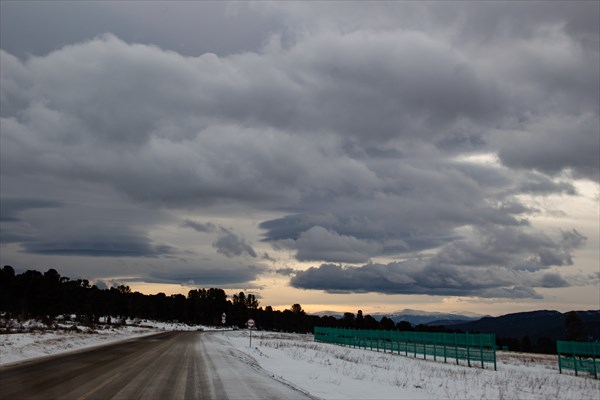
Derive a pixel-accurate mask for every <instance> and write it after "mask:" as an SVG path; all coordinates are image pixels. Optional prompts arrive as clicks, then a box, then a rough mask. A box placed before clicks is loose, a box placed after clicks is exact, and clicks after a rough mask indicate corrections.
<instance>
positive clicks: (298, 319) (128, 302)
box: [0, 265, 441, 333]
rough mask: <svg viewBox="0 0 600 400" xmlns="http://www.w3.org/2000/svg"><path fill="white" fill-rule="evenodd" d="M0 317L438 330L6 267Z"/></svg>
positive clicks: (208, 292) (220, 293)
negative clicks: (142, 290) (150, 290)
mask: <svg viewBox="0 0 600 400" xmlns="http://www.w3.org/2000/svg"><path fill="white" fill-rule="evenodd" d="M0 311H2V312H5V313H7V314H8V317H12V318H18V319H27V318H40V319H42V320H44V319H45V320H49V321H52V320H54V318H56V317H57V316H59V315H70V314H75V315H77V316H78V318H79V319H80V320H82V321H84V322H86V323H88V324H95V323H98V322H99V318H100V317H101V316H113V318H114V317H117V318H119V319H125V318H130V319H151V320H155V321H163V322H167V321H177V322H183V323H188V324H202V325H222V324H221V316H222V315H223V313H225V314H226V315H227V321H226V325H227V326H230V327H239V328H243V327H245V324H246V322H247V321H248V319H249V318H252V319H254V321H255V322H256V326H257V327H258V328H259V329H265V330H277V331H284V332H297V333H307V332H313V328H314V327H315V326H327V327H338V328H357V329H401V330H414V329H421V330H428V331H439V330H440V329H441V328H439V327H426V326H419V327H417V328H413V327H412V325H411V324H410V323H408V322H404V321H402V322H399V323H398V324H395V323H394V321H392V320H391V319H389V318H387V317H383V318H382V319H381V320H380V321H377V320H376V319H375V318H373V317H372V316H370V315H364V316H363V313H362V311H361V310H358V312H357V314H356V315H354V314H353V313H349V312H348V313H345V314H344V316H343V317H342V318H336V317H334V316H322V317H321V316H318V315H310V314H307V313H306V312H305V311H304V310H303V309H302V306H301V305H300V304H293V305H292V306H291V307H290V308H289V309H287V310H283V311H279V310H273V308H272V307H271V306H266V307H264V308H263V307H261V306H260V304H259V301H258V299H257V298H256V296H255V295H253V294H245V293H244V292H239V293H238V294H234V295H233V296H231V297H229V296H228V295H227V294H226V293H225V291H224V290H223V289H219V288H209V289H193V290H190V291H189V292H188V295H187V297H186V296H184V295H182V294H173V295H170V296H167V295H166V294H164V293H158V294H154V295H146V294H143V293H140V292H132V291H131V289H130V288H129V286H125V285H119V286H116V287H111V288H108V289H100V288H98V287H97V286H95V285H91V284H90V282H89V281H88V280H87V279H75V280H71V279H70V278H68V277H64V276H61V275H60V274H59V273H58V272H57V271H56V270H55V269H49V270H48V271H46V272H45V273H41V272H39V271H36V270H27V271H25V272H23V273H21V274H15V270H14V269H13V268H12V267H11V266H9V265H6V266H4V267H3V268H2V269H1V270H0Z"/></svg>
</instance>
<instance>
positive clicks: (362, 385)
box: [0, 321, 600, 400]
mask: <svg viewBox="0 0 600 400" xmlns="http://www.w3.org/2000/svg"><path fill="white" fill-rule="evenodd" d="M127 322H128V324H127V325H121V326H120V327H116V326H115V327H110V328H108V329H100V328H96V329H95V330H93V331H90V330H89V329H87V328H83V327H78V329H79V331H77V330H75V329H71V330H65V328H67V327H69V326H61V327H59V328H62V329H58V330H53V331H48V330H46V331H44V330H42V325H41V324H40V325H39V326H38V325H36V324H39V323H37V322H35V321H27V322H25V323H23V324H21V326H20V327H17V328H18V329H15V331H19V330H21V331H23V330H29V331H30V332H23V333H10V334H2V335H0V355H1V357H0V364H2V365H7V364H11V363H15V362H20V361H25V360H30V359H34V358H38V357H43V356H47V355H52V354H58V353H62V352H66V351H74V350H78V349H82V348H88V347H94V346H98V345H104V344H107V343H110V342H115V341H119V340H126V339H130V338H133V337H137V336H143V335H149V334H154V333H158V332H161V331H164V330H198V329H203V330H207V329H209V328H206V327H201V326H188V325H183V324H165V323H154V322H147V321H141V322H140V321H136V322H138V323H140V324H141V325H137V326H133V325H131V324H132V323H133V321H127ZM142 325H143V326H142ZM70 327H71V328H72V325H70ZM38 328H39V329H38ZM207 334H209V335H211V336H212V339H213V340H210V341H208V342H207V343H211V344H212V345H215V346H226V347H228V348H234V349H237V350H238V351H239V352H241V353H244V355H242V354H240V357H239V358H240V359H243V360H245V362H246V363H247V364H248V367H249V368H262V369H264V370H265V371H267V373H268V374H269V375H271V376H272V377H273V378H275V379H277V380H279V381H282V382H285V383H286V384H288V385H290V386H293V387H296V388H298V389H300V390H302V391H303V392H305V393H310V394H311V395H312V396H314V397H316V398H322V399H432V398H436V399H578V400H579V399H598V398H600V380H597V379H593V378H591V377H582V376H580V377H575V376H573V375H566V374H563V375H561V374H559V373H558V366H557V361H556V356H547V355H539V354H520V353H513V352H498V371H494V370H493V369H491V368H490V367H489V366H487V369H481V368H475V367H474V368H469V367H466V366H462V365H459V366H457V365H452V364H444V363H440V362H434V361H425V360H422V359H414V358H410V357H404V356H399V355H396V354H394V355H391V354H389V353H383V352H375V351H369V350H362V349H352V348H346V347H341V346H336V345H333V344H327V343H316V342H314V341H313V337H312V335H299V334H286V333H273V332H261V331H255V332H253V337H252V347H250V346H249V337H248V331H245V330H243V331H221V332H212V333H207Z"/></svg>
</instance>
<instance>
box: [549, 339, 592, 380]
mask: <svg viewBox="0 0 600 400" xmlns="http://www.w3.org/2000/svg"><path fill="white" fill-rule="evenodd" d="M556 352H557V353H558V370H559V371H560V373H561V374H562V371H563V369H566V370H572V371H575V375H579V373H580V372H586V373H589V374H592V375H594V378H598V373H599V372H600V343H598V342H569V341H564V340H557V341H556Z"/></svg>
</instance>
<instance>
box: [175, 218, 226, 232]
mask: <svg viewBox="0 0 600 400" xmlns="http://www.w3.org/2000/svg"><path fill="white" fill-rule="evenodd" d="M182 226H187V227H190V228H192V229H193V230H195V231H197V232H215V231H216V230H217V229H218V227H217V225H215V224H213V223H212V222H207V223H202V222H198V221H192V220H190V219H186V220H185V221H184V222H183V224H182Z"/></svg>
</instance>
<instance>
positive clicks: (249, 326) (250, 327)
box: [246, 318, 254, 347]
mask: <svg viewBox="0 0 600 400" xmlns="http://www.w3.org/2000/svg"><path fill="white" fill-rule="evenodd" d="M246 325H247V326H248V329H250V347H252V328H254V320H253V319H252V318H250V319H249V320H248V322H246Z"/></svg>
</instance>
